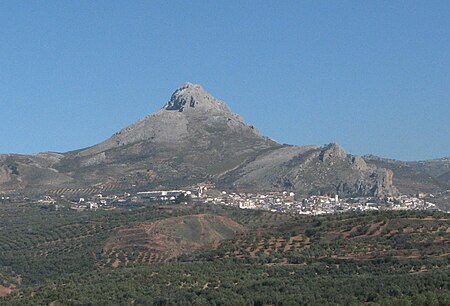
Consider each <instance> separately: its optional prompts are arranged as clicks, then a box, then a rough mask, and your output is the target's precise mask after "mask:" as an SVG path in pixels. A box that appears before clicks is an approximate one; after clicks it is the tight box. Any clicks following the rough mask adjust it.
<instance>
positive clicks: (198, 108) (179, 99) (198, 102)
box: [163, 83, 231, 114]
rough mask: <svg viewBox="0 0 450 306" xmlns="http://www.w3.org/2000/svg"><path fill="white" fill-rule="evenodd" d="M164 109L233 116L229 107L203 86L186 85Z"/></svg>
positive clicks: (173, 96)
mask: <svg viewBox="0 0 450 306" xmlns="http://www.w3.org/2000/svg"><path fill="white" fill-rule="evenodd" d="M163 109H165V110H168V111H179V112H185V113H188V114H189V113H218V114H227V113H228V114H231V110H230V109H229V108H228V105H227V104H226V103H225V102H223V101H220V100H217V99H216V98H214V97H213V96H211V95H210V94H209V93H207V92H206V91H205V90H204V89H203V87H202V86H201V85H197V84H192V83H185V84H184V85H183V86H181V87H180V88H179V89H177V90H176V91H175V92H174V93H173V94H172V97H171V98H170V101H169V102H167V103H166V105H165V106H164V107H163Z"/></svg>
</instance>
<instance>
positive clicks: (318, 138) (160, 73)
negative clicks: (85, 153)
mask: <svg viewBox="0 0 450 306" xmlns="http://www.w3.org/2000/svg"><path fill="white" fill-rule="evenodd" d="M186 81H190V82H194V83H200V84H202V85H203V86H204V87H205V89H206V90H207V91H209V92H210V93H212V94H213V95H214V96H216V97H217V98H220V99H222V100H225V101H227V102H228V104H229V105H230V107H231V108H232V110H233V111H234V112H237V113H239V114H241V115H242V116H243V117H244V118H245V120H246V121H247V122H248V123H251V124H254V125H256V126H257V127H258V128H259V129H260V131H261V132H262V133H263V134H265V135H268V136H270V137H272V138H274V139H275V140H277V141H278V142H280V143H290V144H295V145H304V144H319V145H323V144H325V143H329V142H337V143H340V144H341V145H342V146H343V147H344V148H345V149H346V151H347V152H349V153H353V154H361V155H363V154H369V153H372V154H376V155H380V156H383V157H389V158H395V159H403V160H420V159H430V158H436V157H442V156H449V155H450V2H449V1H245V0H240V1H229V0H227V1H1V2H0V114H1V120H0V140H1V141H0V152H1V153H36V152H40V151H59V152H62V151H68V150H74V149H78V148H82V147H86V146H90V145H93V144H95V143H98V142H100V141H102V140H104V139H106V138H108V137H109V136H111V135H112V134H113V133H114V132H116V131H117V130H119V129H121V128H123V127H125V126H127V125H129V124H131V123H133V122H134V121H136V120H138V119H140V118H141V117H144V116H146V115H147V114H149V113H152V112H154V111H156V110H158V109H159V108H160V107H162V105H163V104H164V103H165V102H166V101H167V100H168V99H169V97H170V95H171V93H172V92H173V91H174V90H175V89H176V88H178V87H179V86H180V85H181V84H183V83H184V82H186Z"/></svg>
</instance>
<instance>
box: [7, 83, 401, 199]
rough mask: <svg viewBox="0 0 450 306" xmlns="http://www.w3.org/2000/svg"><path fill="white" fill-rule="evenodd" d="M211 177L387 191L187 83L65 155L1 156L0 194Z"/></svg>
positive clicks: (385, 174) (380, 179)
mask: <svg viewBox="0 0 450 306" xmlns="http://www.w3.org/2000/svg"><path fill="white" fill-rule="evenodd" d="M205 182H208V183H217V184H218V185H219V186H221V187H223V188H233V189H236V188H237V189H239V188H241V189H242V188H244V189H245V188H247V189H253V190H291V191H296V192H300V193H314V192H322V193H339V194H361V195H376V196H382V195H385V194H392V193H395V192H396V189H395V188H394V187H393V186H392V173H391V172H390V171H387V170H383V169H380V168H379V167H377V166H375V165H367V164H366V163H365V162H364V160H363V159H361V158H360V157H355V156H351V155H347V154H346V153H345V152H344V150H343V149H342V148H341V147H340V146H338V145H335V144H331V145H329V146H326V147H324V148H320V147H317V146H305V147H292V146H287V145H280V144H278V143H276V142H274V141H273V140H271V139H269V138H267V137H263V136H261V135H260V133H259V132H258V130H257V129H256V128H255V127H253V126H249V125H247V124H246V123H245V122H244V120H243V119H242V118H241V117H240V116H239V115H237V114H234V113H232V112H231V110H230V109H229V107H228V106H227V105H226V103H225V102H223V101H220V100H218V99H216V98H214V97H213V96H212V95H210V94H209V93H207V92H206V91H204V89H203V88H202V87H201V86H200V85H195V84H192V83H186V84H184V85H183V86H182V87H181V88H179V89H177V90H176V91H175V92H174V93H173V94H172V96H171V98H170V100H169V101H168V102H167V103H165V105H164V107H163V108H162V109H161V110H159V111H158V112H156V113H154V114H152V115H149V116H147V117H145V118H143V119H141V120H140V121H138V122H136V123H135V124H132V125H131V126H129V127H126V128H124V129H122V130H121V131H119V132H118V133H116V134H114V135H113V136H112V137H110V138H109V139H107V140H105V141H104V142H102V143H100V144H98V145H95V146H92V147H89V148H85V149H81V150H78V151H73V152H68V153H64V154H56V153H47V154H40V155H39V156H6V157H5V156H4V157H1V158H0V192H2V191H3V192H5V191H18V190H22V191H23V190H25V191H31V190H32V191H35V192H44V191H46V190H51V189H53V190H59V191H61V192H60V193H65V192H67V190H68V189H69V190H71V191H77V190H81V191H82V192H98V191H101V190H105V189H107V190H118V191H119V190H120V191H123V190H130V189H152V188H171V187H180V186H190V185H192V184H198V183H205Z"/></svg>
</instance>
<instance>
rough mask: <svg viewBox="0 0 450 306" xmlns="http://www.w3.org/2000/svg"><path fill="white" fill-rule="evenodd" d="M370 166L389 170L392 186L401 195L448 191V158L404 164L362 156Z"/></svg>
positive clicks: (392, 160)
mask: <svg viewBox="0 0 450 306" xmlns="http://www.w3.org/2000/svg"><path fill="white" fill-rule="evenodd" d="M364 160H365V161H366V162H367V163H368V164H369V165H372V166H375V167H383V168H386V169H390V170H391V171H392V173H393V174H394V175H393V184H394V185H395V186H396V187H397V188H398V189H399V191H400V192H401V193H405V194H414V193H417V192H419V191H420V192H425V193H431V194H437V193H441V192H444V191H446V190H447V189H450V158H448V157H447V158H440V159H433V160H427V161H415V162H404V161H399V160H394V159H385V158H380V157H377V156H373V155H366V156H364Z"/></svg>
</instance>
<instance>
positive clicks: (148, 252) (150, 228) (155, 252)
mask: <svg viewBox="0 0 450 306" xmlns="http://www.w3.org/2000/svg"><path fill="white" fill-rule="evenodd" d="M244 229H245V228H244V227H243V226H242V225H240V224H239V223H237V222H236V221H233V220H231V219H229V218H227V217H223V216H216V215H211V214H199V215H190V216H182V217H174V218H166V219H162V220H158V221H155V222H153V223H146V224H141V225H139V226H136V227H132V228H126V229H121V230H119V232H118V234H117V235H115V236H114V237H112V238H111V239H109V240H108V241H107V242H106V245H105V247H104V250H103V253H102V257H104V258H106V262H105V263H104V265H103V266H112V267H114V268H117V267H118V266H119V265H128V264H130V263H132V264H137V263H153V262H168V261H170V260H174V259H176V258H178V257H179V256H180V255H182V254H187V253H190V252H192V251H194V250H202V249H208V248H212V247H213V246H214V245H215V244H218V243H219V241H221V240H224V239H231V238H233V237H234V236H235V234H236V233H237V232H242V231H244Z"/></svg>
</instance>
